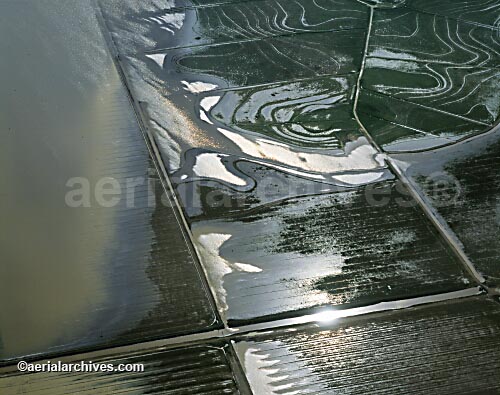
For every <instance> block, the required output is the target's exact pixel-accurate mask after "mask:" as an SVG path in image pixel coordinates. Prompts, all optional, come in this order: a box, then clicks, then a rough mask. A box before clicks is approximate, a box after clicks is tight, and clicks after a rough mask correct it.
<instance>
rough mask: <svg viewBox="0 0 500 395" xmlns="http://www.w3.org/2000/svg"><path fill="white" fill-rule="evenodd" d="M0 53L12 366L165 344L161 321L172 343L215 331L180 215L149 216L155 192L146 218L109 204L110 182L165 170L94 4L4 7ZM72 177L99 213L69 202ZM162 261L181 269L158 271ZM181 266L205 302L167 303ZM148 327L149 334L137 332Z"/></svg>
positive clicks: (4, 343) (4, 304) (1, 250)
mask: <svg viewBox="0 0 500 395" xmlns="http://www.w3.org/2000/svg"><path fill="white" fill-rule="evenodd" d="M0 51H1V53H2V54H3V55H2V57H1V59H0V86H2V94H1V95H0V109H1V112H0V131H1V139H2V141H1V144H0V162H1V166H0V169H1V170H0V174H1V180H2V183H1V187H0V188H1V189H0V213H1V214H0V217H1V219H2V220H1V224H0V229H1V237H0V243H1V247H0V356H1V357H4V358H5V357H12V356H17V355H24V354H30V353H37V352H42V351H43V352H46V351H58V350H66V349H72V348H78V347H82V346H90V345H96V344H102V343H103V342H104V343H109V342H113V341H115V340H116V339H119V338H123V336H124V333H127V335H126V336H125V338H126V339H127V341H128V340H131V339H132V340H133V339H134V338H136V337H137V336H139V335H140V337H141V338H147V337H151V336H153V337H154V336H164V334H165V332H158V328H157V327H156V326H157V325H158V322H154V318H155V317H159V323H161V322H162V320H163V321H168V323H169V325H164V328H165V329H164V331H166V332H169V331H174V332H175V331H182V330H185V329H191V330H192V329H193V328H197V327H200V326H201V327H203V326H205V325H209V324H210V323H211V322H213V320H214V317H213V314H212V312H211V311H210V306H209V305H208V302H207V301H206V297H205V293H204V291H203V287H202V286H201V285H196V284H197V282H199V276H198V274H197V272H196V270H195V268H194V266H193V263H192V260H191V256H190V254H189V252H188V250H187V246H186V245H185V243H184V241H183V239H182V236H181V235H180V232H179V228H178V225H177V222H176V220H175V217H174V215H173V213H172V211H171V210H170V209H169V208H168V207H160V208H158V207H157V208H156V209H154V207H150V206H149V204H148V200H147V196H146V187H145V185H146V184H143V185H142V186H139V187H137V188H136V190H135V196H136V198H135V199H134V200H133V201H132V207H128V206H125V204H122V203H121V202H120V204H118V205H116V206H115V207H111V208H106V207H101V206H100V205H99V204H98V202H97V201H96V198H95V195H94V192H95V186H96V183H97V182H98V181H99V180H100V179H101V178H102V177H113V178H115V179H116V180H117V181H118V182H119V183H120V185H121V186H122V187H123V186H125V183H126V178H127V177H128V176H130V177H148V176H149V175H150V174H153V175H154V173H155V172H154V170H152V165H151V162H150V159H149V155H148V152H147V150H146V146H145V143H144V141H143V138H142V136H141V133H140V130H139V129H138V126H137V123H136V120H135V118H134V114H133V111H132V108H131V106H130V104H129V102H128V99H127V96H126V93H125V90H124V88H123V86H122V83H121V81H120V78H119V76H118V73H117V71H116V69H115V67H114V64H113V61H112V59H111V57H110V55H109V53H108V51H107V46H106V43H105V40H104V39H103V36H102V34H101V31H100V27H99V24H98V22H97V19H96V17H95V10H94V8H93V6H92V2H91V1H80V0H78V1H76V0H75V1H66V0H64V1H35V2H34V1H15V2H9V1H8V2H1V3H0ZM72 177H85V178H86V179H87V180H88V182H89V186H90V189H89V192H90V193H89V198H88V201H87V199H84V203H85V205H87V203H88V205H89V206H90V207H79V208H73V207H68V205H67V204H66V202H65V196H66V193H67V192H68V191H69V190H73V189H77V188H78V187H79V184H76V185H75V186H74V187H72V188H69V187H68V186H67V182H68V180H70V179H71V178H72ZM158 185H159V184H158ZM158 217H160V218H162V221H163V225H162V226H161V227H158V226H157V225H155V223H156V222H158V219H157V218H158ZM155 218H156V219H155ZM165 229H167V230H165ZM166 231H169V232H171V235H170V236H167V235H163V236H162V232H164V233H165V232H166ZM165 237H168V240H165ZM162 240H165V241H164V244H162V249H159V247H158V244H159V242H160V241H162ZM172 245H177V247H176V248H175V249H174V248H173V247H172ZM166 255H168V257H169V258H168V259H166V258H165V256H166ZM156 261H161V262H164V263H167V262H168V264H169V265H170V268H168V267H167V268H166V269H163V268H158V267H156V266H153V267H151V266H150V265H151V264H152V263H154V262H156ZM176 264H182V265H183V267H185V268H186V269H185V273H184V276H185V277H184V279H183V281H184V282H188V283H189V282H191V283H192V284H188V285H193V284H194V285H195V288H196V289H197V290H199V291H197V290H195V291H193V292H194V293H191V294H190V295H183V292H182V290H181V291H180V292H179V296H177V297H173V299H172V298H170V299H169V300H168V304H166V302H165V299H166V298H165V293H168V292H169V291H170V290H169V289H165V284H167V283H168V281H176V279H175V276H173V275H172V273H175V272H179V270H177V271H175V270H174V271H172V270H173V268H174V265H176ZM169 271H170V272H169ZM180 273H181V274H182V270H181V271H180ZM165 278H171V280H165ZM172 279H173V280H172ZM177 281H178V279H177ZM178 283H179V284H183V282H182V281H180V282H178ZM184 284H185V283H184ZM167 288H168V287H167ZM185 289H186V287H185ZM182 295H183V296H182ZM167 299H168V298H167ZM178 300H180V301H181V302H182V303H181V304H182V305H181V306H175V302H176V301H178ZM191 302H192V303H191ZM172 305H174V306H173V307H172ZM165 306H166V307H165ZM176 307H177V308H178V309H177V310H178V311H179V312H178V313H172V310H174V309H175V308H176ZM200 309H201V310H200ZM198 310H199V311H198ZM151 311H153V312H154V314H153V317H151V315H150V314H149V313H150V312H151ZM193 311H194V312H195V313H192V312H193ZM170 313H171V314H170ZM148 314H149V315H148ZM190 314H191V315H190ZM192 314H194V315H195V318H194V321H193V322H189V320H190V319H191V317H192ZM145 317H148V318H147V319H145ZM183 320H186V321H187V324H186V323H184V321H183ZM179 322H181V324H180V325H179ZM140 325H142V327H148V328H150V330H149V332H148V333H147V334H145V333H141V332H140V331H139V334H137V333H136V332H134V331H136V329H137V327H138V326H140ZM155 325H156V326H155ZM134 333H135V334H134Z"/></svg>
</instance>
